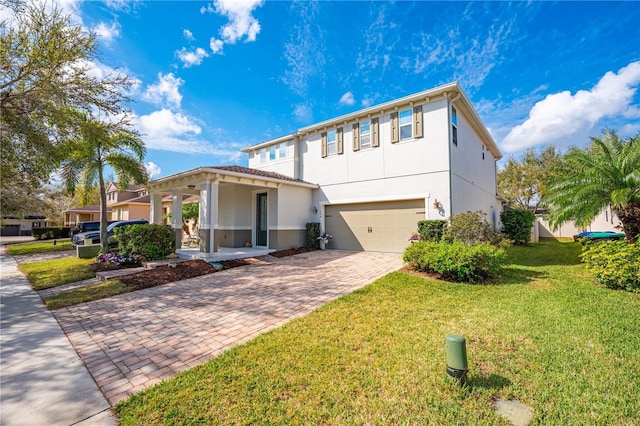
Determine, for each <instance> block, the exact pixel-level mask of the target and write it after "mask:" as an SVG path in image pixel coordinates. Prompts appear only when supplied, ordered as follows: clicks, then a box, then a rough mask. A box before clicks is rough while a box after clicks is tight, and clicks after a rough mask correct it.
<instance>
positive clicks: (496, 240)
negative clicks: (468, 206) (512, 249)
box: [442, 211, 509, 247]
mask: <svg viewBox="0 0 640 426" xmlns="http://www.w3.org/2000/svg"><path fill="white" fill-rule="evenodd" d="M486 216H487V214H486V213H484V212H482V211H476V212H466V213H460V214H458V215H455V216H452V217H451V219H450V220H449V226H448V227H447V228H446V229H445V231H444V234H443V236H442V240H443V241H445V242H448V243H453V242H454V241H459V242H461V243H464V244H467V245H473V244H479V243H486V244H492V245H494V246H500V247H506V246H508V245H509V241H507V240H506V239H505V238H504V237H503V236H502V234H500V233H499V232H497V231H495V230H494V229H493V227H492V226H491V225H490V224H489V222H487V221H486V220H485V217H486Z"/></svg>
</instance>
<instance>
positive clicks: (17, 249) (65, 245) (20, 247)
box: [7, 239, 73, 256]
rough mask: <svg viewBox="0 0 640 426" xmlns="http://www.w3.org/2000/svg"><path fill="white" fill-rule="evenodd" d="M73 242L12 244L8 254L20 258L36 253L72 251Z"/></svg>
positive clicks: (8, 247)
mask: <svg viewBox="0 0 640 426" xmlns="http://www.w3.org/2000/svg"><path fill="white" fill-rule="evenodd" d="M72 248H73V247H71V241H69V240H68V239H67V240H63V241H59V240H56V244H55V245H54V244H53V241H45V242H36V243H27V244H12V245H8V246H7V253H9V254H10V255H11V256H19V255H23V254H34V253H49V252H53V251H64V250H71V249H72Z"/></svg>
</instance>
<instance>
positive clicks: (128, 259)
mask: <svg viewBox="0 0 640 426" xmlns="http://www.w3.org/2000/svg"><path fill="white" fill-rule="evenodd" d="M103 262H104V263H113V264H114V265H124V264H125V263H136V259H135V258H134V257H133V256H125V255H124V254H118V253H104V254H101V255H99V256H98V257H96V263H103Z"/></svg>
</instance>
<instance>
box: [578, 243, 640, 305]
mask: <svg viewBox="0 0 640 426" xmlns="http://www.w3.org/2000/svg"><path fill="white" fill-rule="evenodd" d="M580 257H581V258H582V261H583V262H584V263H585V267H586V269H587V271H589V272H591V273H592V274H593V275H594V277H595V279H596V281H598V282H599V283H600V284H603V285H605V286H607V287H609V288H613V289H622V290H626V291H631V292H634V293H640V243H638V242H636V243H627V242H626V241H600V242H595V243H591V244H587V245H585V246H584V248H583V249H582V254H581V255H580Z"/></svg>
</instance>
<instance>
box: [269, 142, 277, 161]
mask: <svg viewBox="0 0 640 426" xmlns="http://www.w3.org/2000/svg"><path fill="white" fill-rule="evenodd" d="M275 159H276V146H275V145H271V146H270V147H269V161H273V160H275Z"/></svg>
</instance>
